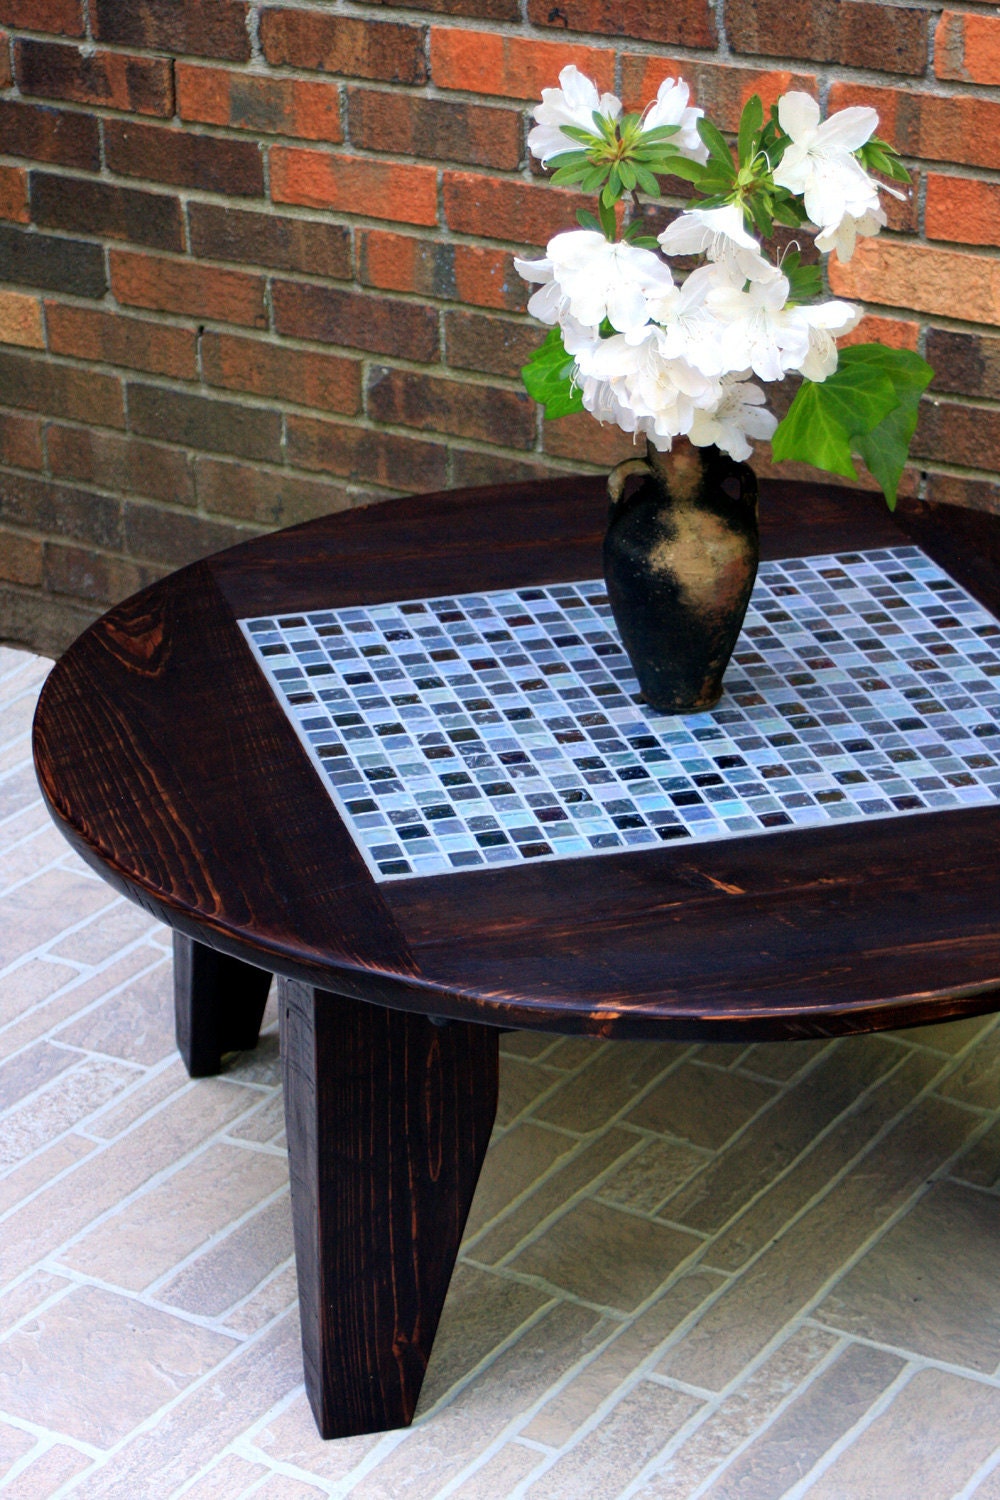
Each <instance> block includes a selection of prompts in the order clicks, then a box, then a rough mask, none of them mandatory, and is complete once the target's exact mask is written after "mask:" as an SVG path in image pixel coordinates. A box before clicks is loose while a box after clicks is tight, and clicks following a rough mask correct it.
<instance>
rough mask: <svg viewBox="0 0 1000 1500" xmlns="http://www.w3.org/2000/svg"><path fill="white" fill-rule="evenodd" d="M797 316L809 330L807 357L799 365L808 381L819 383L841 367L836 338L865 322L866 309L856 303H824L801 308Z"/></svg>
mask: <svg viewBox="0 0 1000 1500" xmlns="http://www.w3.org/2000/svg"><path fill="white" fill-rule="evenodd" d="M794 312H795V315H796V316H797V317H798V318H799V319H800V320H801V321H802V322H803V323H805V325H806V327H807V329H808V337H809V348H808V352H807V353H806V357H805V359H804V360H803V361H802V363H801V364H800V365H797V366H795V368H796V369H797V370H798V371H799V373H800V374H802V375H804V376H805V377H806V379H807V380H814V381H815V382H816V383H817V384H819V383H820V382H821V381H824V380H825V379H826V377H827V376H828V375H832V374H833V372H834V370H835V369H836V368H837V345H836V342H835V341H836V340H837V339H838V338H842V337H843V335H844V334H845V333H850V332H851V330H852V329H853V328H856V327H857V326H858V324H859V323H860V321H861V317H862V311H861V308H860V307H855V306H854V304H853V303H852V302H836V301H834V302H820V303H818V304H817V305H814V306H812V307H798V308H795V309H794Z"/></svg>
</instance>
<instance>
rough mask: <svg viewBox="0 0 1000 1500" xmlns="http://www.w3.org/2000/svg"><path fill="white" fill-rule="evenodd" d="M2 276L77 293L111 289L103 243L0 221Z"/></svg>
mask: <svg viewBox="0 0 1000 1500" xmlns="http://www.w3.org/2000/svg"><path fill="white" fill-rule="evenodd" d="M0 267H2V268H3V278H4V280H5V281H9V282H22V283H23V284H24V285H25V286H40V287H44V288H45V289H46V290H47V291H50V292H71V293H72V294H73V296H75V297H103V296H104V294H105V292H106V291H107V289H108V283H107V277H106V276H105V273H104V253H103V251H102V250H101V247H100V245H94V244H91V243H89V242H88V241H86V240H68V239H64V238H63V237H62V236H59V235H53V234H31V233H29V232H28V231H27V230H26V229H22V228H21V227H20V225H18V226H15V225H13V224H2V223H0Z"/></svg>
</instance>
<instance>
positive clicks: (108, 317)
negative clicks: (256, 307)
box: [45, 302, 198, 380]
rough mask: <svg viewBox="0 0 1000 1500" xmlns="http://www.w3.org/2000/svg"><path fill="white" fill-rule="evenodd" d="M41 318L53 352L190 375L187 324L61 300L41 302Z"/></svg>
mask: <svg viewBox="0 0 1000 1500" xmlns="http://www.w3.org/2000/svg"><path fill="white" fill-rule="evenodd" d="M45 321H46V326H47V328H48V333H49V348H50V349H51V350H52V352H53V354H69V355H73V356H74V357H75V358H76V359H92V360H99V361H100V362H101V363H102V364H109V365H124V366H125V367H126V368H127V369H130V370H148V371H149V373H150V374H152V375H170V376H173V377H175V378H176V379H178V380H194V379H195V377H196V375H197V373H198V363H197V361H198V348H197V339H196V337H195V334H194V331H193V329H190V328H174V327H171V326H170V325H169V324H163V323H154V322H151V321H149V320H148V319H146V318H129V317H126V316H125V315H124V314H123V313H112V312H106V311H105V310H104V309H103V308H96V307H76V306H71V305H67V304H66V303H63V302H46V304H45Z"/></svg>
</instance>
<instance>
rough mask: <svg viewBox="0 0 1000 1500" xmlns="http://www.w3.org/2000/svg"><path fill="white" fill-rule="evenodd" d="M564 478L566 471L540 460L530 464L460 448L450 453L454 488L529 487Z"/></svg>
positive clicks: (528, 461) (522, 460) (501, 455)
mask: <svg viewBox="0 0 1000 1500" xmlns="http://www.w3.org/2000/svg"><path fill="white" fill-rule="evenodd" d="M560 474H561V475H563V476H564V477H565V470H564V469H559V468H557V467H556V465H555V464H547V463H545V462H544V460H543V461H541V462H539V463H532V462H530V460H526V459H523V458H508V457H507V456H506V455H504V454H499V453H484V452H483V451H482V449H480V450H479V451H478V452H477V451H475V450H468V449H463V448H453V449H452V450H451V480H452V485H453V486H454V487H455V488H456V489H464V488H466V487H467V486H468V487H469V488H472V487H476V488H478V486H479V485H482V484H530V483H532V482H533V481H534V480H537V479H554V478H555V477H556V476H557V475H560Z"/></svg>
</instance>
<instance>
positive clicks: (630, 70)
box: [622, 52, 819, 130]
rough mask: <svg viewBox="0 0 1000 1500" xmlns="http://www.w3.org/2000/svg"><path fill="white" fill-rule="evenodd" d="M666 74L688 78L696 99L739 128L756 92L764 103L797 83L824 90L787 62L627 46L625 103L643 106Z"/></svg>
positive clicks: (725, 124) (810, 90)
mask: <svg viewBox="0 0 1000 1500" xmlns="http://www.w3.org/2000/svg"><path fill="white" fill-rule="evenodd" d="M665 78H683V80H684V82H685V83H686V84H688V86H689V87H690V89H691V102H692V104H699V105H700V106H701V108H702V109H704V110H705V112H706V113H707V114H708V115H709V116H710V117H711V119H712V120H714V121H715V123H716V124H717V125H718V126H720V128H721V129H723V130H735V129H736V127H737V126H738V125H739V122H740V115H741V113H742V111H743V106H744V104H745V103H746V102H747V100H748V99H749V98H750V95H751V94H759V95H760V98H761V99H762V101H763V103H764V107H765V109H769V108H770V107H771V105H772V104H776V103H777V101H778V98H779V97H780V96H781V95H782V94H786V93H788V91H789V89H796V90H798V91H800V92H802V93H805V94H813V95H818V94H819V81H818V79H817V78H816V75H815V74H814V73H792V72H790V71H789V70H788V69H787V68H764V69H762V68H751V67H747V66H745V65H742V64H741V65H739V66H730V65H729V64H727V63H717V62H702V61H701V60H700V59H699V58H693V57H682V58H677V57H673V58H664V57H650V56H649V55H648V54H647V53H644V52H626V53H625V55H624V56H623V57H622V96H623V99H624V102H625V107H626V109H633V110H641V109H643V108H644V107H645V106H646V105H647V104H648V103H649V102H650V100H651V99H655V97H656V91H657V89H658V88H659V86H660V84H661V83H662V82H663V80H664V79H665Z"/></svg>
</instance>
